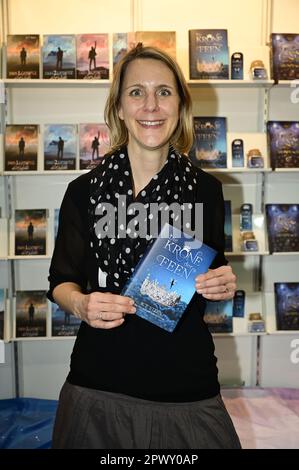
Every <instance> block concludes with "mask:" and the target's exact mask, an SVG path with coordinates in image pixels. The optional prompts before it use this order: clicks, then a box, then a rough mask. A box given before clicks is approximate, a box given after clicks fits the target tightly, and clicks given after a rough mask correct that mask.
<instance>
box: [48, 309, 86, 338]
mask: <svg viewBox="0 0 299 470" xmlns="http://www.w3.org/2000/svg"><path fill="white" fill-rule="evenodd" d="M80 325H81V320H80V319H79V318H77V317H75V315H72V314H71V313H69V312H65V311H64V310H61V308H60V307H59V306H58V305H57V304H52V336H77V333H78V330H79V327H80Z"/></svg>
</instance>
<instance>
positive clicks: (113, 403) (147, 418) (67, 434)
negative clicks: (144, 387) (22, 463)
mask: <svg viewBox="0 0 299 470" xmlns="http://www.w3.org/2000/svg"><path fill="white" fill-rule="evenodd" d="M52 448H53V449H240V448H241V445H240V441H239V439H238V436H237V434H236V431H235V428H234V425H233V423H232V421H231V418H230V416H229V414H228V412H227V410H226V408H225V405H224V403H223V401H222V398H221V396H220V395H217V396H216V397H213V398H209V399H207V400H200V401H196V402H188V403H186V402H183V403H164V402H156V401H147V400H142V399H140V398H134V397H130V396H127V395H121V394H116V393H111V392H102V391H100V390H92V389H88V388H83V387H79V386H77V385H71V384H69V383H68V382H66V383H65V384H64V386H63V387H62V390H61V393H60V397H59V405H58V409H57V414H56V420H55V425H54V432H53V441H52Z"/></svg>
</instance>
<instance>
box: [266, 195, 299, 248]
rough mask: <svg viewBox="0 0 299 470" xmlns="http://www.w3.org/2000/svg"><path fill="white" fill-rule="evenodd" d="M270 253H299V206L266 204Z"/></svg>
mask: <svg viewBox="0 0 299 470" xmlns="http://www.w3.org/2000/svg"><path fill="white" fill-rule="evenodd" d="M266 219H267V230H268V243H269V251H270V253H274V252H281V251H284V252H289V251H299V204H266Z"/></svg>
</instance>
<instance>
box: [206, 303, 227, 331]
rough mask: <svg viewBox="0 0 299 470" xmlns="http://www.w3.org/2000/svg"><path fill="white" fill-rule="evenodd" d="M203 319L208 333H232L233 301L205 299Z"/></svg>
mask: <svg viewBox="0 0 299 470" xmlns="http://www.w3.org/2000/svg"><path fill="white" fill-rule="evenodd" d="M203 319H204V321H205V323H206V324H207V325H208V328H209V331H210V333H232V331H233V301H232V300H220V301H218V302H209V301H207V305H206V309H205V314H204V318H203Z"/></svg>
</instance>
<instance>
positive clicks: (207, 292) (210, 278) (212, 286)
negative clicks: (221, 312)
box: [195, 266, 237, 300]
mask: <svg viewBox="0 0 299 470" xmlns="http://www.w3.org/2000/svg"><path fill="white" fill-rule="evenodd" d="M236 279H237V278H236V276H235V275H234V273H233V271H232V268H231V266H220V268H217V269H209V271H208V272H207V273H205V274H200V275H199V276H197V277H196V278H195V289H196V292H197V293H198V294H201V295H202V296H203V297H205V299H208V300H228V299H232V298H233V297H234V295H235V291H236V289H237V284H236Z"/></svg>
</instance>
